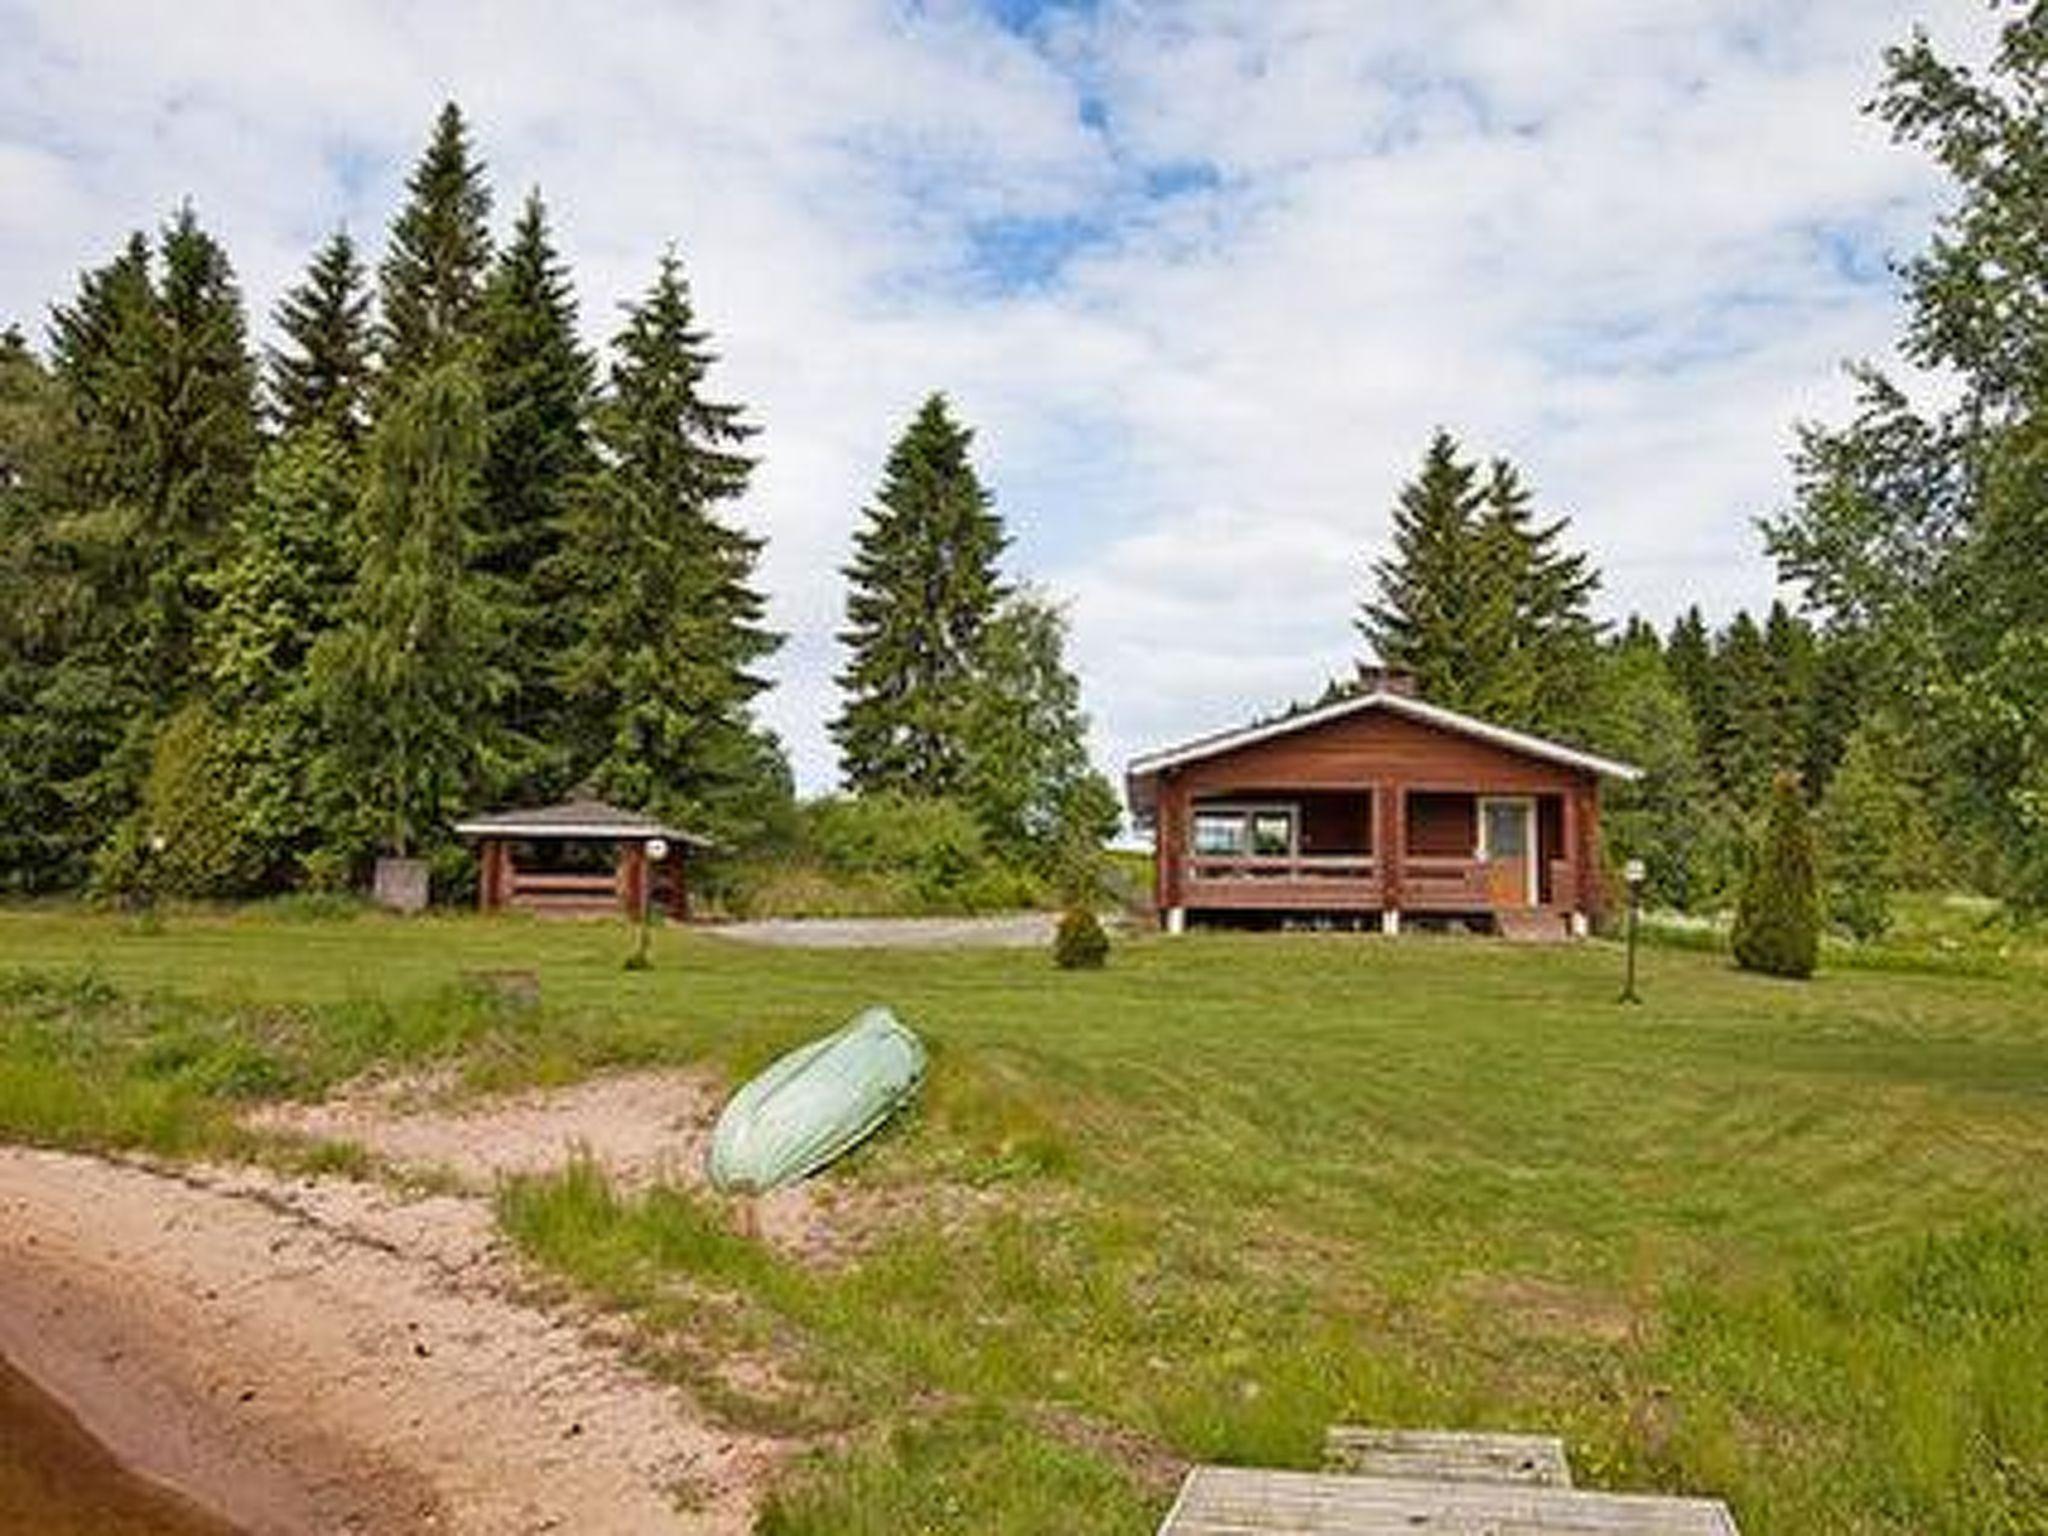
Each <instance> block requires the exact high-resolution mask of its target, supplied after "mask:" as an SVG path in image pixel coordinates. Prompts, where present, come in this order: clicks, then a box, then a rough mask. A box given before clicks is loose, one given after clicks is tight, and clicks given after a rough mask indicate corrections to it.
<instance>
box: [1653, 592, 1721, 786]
mask: <svg viewBox="0 0 2048 1536" xmlns="http://www.w3.org/2000/svg"><path fill="white" fill-rule="evenodd" d="M1664 664H1665V666H1666V668H1667V669H1668V670H1669V671H1670V674H1671V681H1672V683H1673V685H1675V686H1676V687H1677V689H1678V691H1679V693H1680V694H1681V695H1683V697H1684V699H1685V704H1686V708H1687V710H1688V711H1689V712H1690V713H1691V715H1692V723H1693V731H1694V734H1695V735H1696V737H1697V738H1698V741H1699V750H1700V757H1701V761H1702V762H1704V763H1705V764H1706V765H1707V766H1708V768H1709V770H1710V771H1713V772H1714V773H1715V777H1716V778H1717V779H1718V777H1719V774H1718V770H1717V768H1716V765H1717V763H1718V761H1719V758H1720V750H1721V741H1722V735H1723V722H1722V719H1721V706H1720V693H1719V690H1718V689H1717V688H1716V687H1715V685H1714V638H1713V635H1712V633H1711V632H1710V631H1709V630H1708V628H1707V621H1706V618H1705V616H1704V615H1702V614H1701V612H1700V609H1699V605H1698V604H1697V603H1695V604H1694V605H1693V606H1692V607H1690V608H1688V609H1686V611H1685V612H1684V613H1682V614H1680V615H1679V617H1678V618H1677V620H1676V621H1675V622H1674V623H1673V624H1672V626H1671V634H1670V637H1669V639H1667V640H1666V641H1665V643H1664Z"/></svg>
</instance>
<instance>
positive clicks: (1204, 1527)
mask: <svg viewBox="0 0 2048 1536" xmlns="http://www.w3.org/2000/svg"><path fill="white" fill-rule="evenodd" d="M1282 1532H1285V1533H1288V1536H1740V1533H1739V1532H1738V1531H1737V1530H1736V1528H1735V1521H1734V1518H1733V1517H1732V1516H1731V1515H1730V1514H1729V1512H1728V1508H1727V1506H1726V1505H1724V1504H1722V1503H1721V1502H1720V1501H1719V1500H1718V1499H1679V1498H1664V1497H1659V1496H1655V1495H1648V1494H1626V1493H1592V1492H1587V1491H1584V1490H1581V1489H1572V1488H1556V1487H1549V1486H1544V1485H1541V1484H1526V1483H1498V1482H1495V1483H1477V1482H1472V1483H1460V1482H1432V1481H1426V1480H1423V1479H1417V1478H1393V1477H1361V1476H1356V1475H1351V1474H1343V1473H1319V1472H1281V1471H1268V1470H1264V1469H1258V1468H1250V1467H1196V1468H1195V1469H1194V1470H1193V1471H1191V1472H1189V1473H1188V1475H1187V1479H1186V1481H1185V1482H1183V1483H1182V1484H1181V1490H1180V1496H1179V1498H1178V1499H1176V1500H1175V1501H1174V1506H1173V1508H1172V1510H1171V1511H1169V1512H1168V1514H1167V1516H1166V1520H1165V1523H1164V1524H1162V1525H1161V1526H1160V1527H1159V1536H1278V1533H1282Z"/></svg>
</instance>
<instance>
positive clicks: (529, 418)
mask: <svg viewBox="0 0 2048 1536" xmlns="http://www.w3.org/2000/svg"><path fill="white" fill-rule="evenodd" d="M479 332H480V353H479V356H480V368H481V373H482V378H483V389H484V409H485V412H486V415H487V419H488V424H489V425H488V438H487V448H486V452H485V455H484V470H483V506H482V523H481V526H480V528H479V533H480V534H481V541H480V544H479V547H478V556H477V559H478V565H479V567H480V568H481V569H482V570H483V571H484V572H486V573H487V574H488V575H489V576H490V577H491V578H492V580H493V582H494V583H495V584H496V586H497V588H498V592H499V602H500V604H501V607H502V610H503V612H504V616H505V626H506V629H505V637H506V642H507V654H506V670H507V671H508V672H509V673H510V675H511V676H512V678H513V689H512V693H511V695H510V697H509V698H508V699H507V701H506V710H507V718H508V719H509V721H510V722H511V724H512V726H513V728H514V729H515V730H516V731H517V732H518V733H519V735H520V736H521V737H522V738H524V739H525V740H527V741H529V742H532V743H534V744H536V747H537V749H538V750H537V751H536V752H535V754H534V756H533V757H532V758H531V759H530V760H529V761H528V762H527V763H526V764H525V765H523V767H522V769H521V771H520V773H519V775H518V783H517V784H516V785H515V786H514V793H515V794H517V795H519V796H521V797H525V798H534V799H539V798H545V797H547V796H549V795H552V794H554V793H556V792H558V791H560V790H561V789H563V788H566V787H567V784H566V781H565V779H564V770H565V767H566V757H567V752H566V748H567V746H568V739H569V735H570V732H569V731H568V729H567V721H566V720H565V719H564V718H563V715H562V707H563V706H562V703H561V699H560V695H559V692H558V690H557V682H558V677H557V671H558V669H557V667H556V664H555V658H556V656H557V654H558V653H559V652H560V651H561V649H562V647H563V646H564V645H566V644H567V643H568V642H569V640H570V638H571V637H570V631H569V628H568V623H567V620H568V618H569V614H570V610H569V607H568V606H567V605H565V604H563V603H561V602H558V601H557V600H556V599H557V598H558V597H559V596H560V595H561V594H560V593H558V592H557V591H555V590H553V589H552V587H551V584H550V578H549V562H550V561H551V559H552V558H553V556H554V555H555V553H556V551H557V549H558V548H559V546H560V542H561V537H562V527H563V524H564V521H565V520H566V519H567V518H568V516H569V510H570V506H571V504H572V501H573V499H574V498H575V496H576V495H577V494H578V492H579V491H580V490H581V489H582V488H583V484H584V482H585V480H586V479H587V478H588V476H589V475H590V473H591V471H592V469H593V468H594V467H595V462H596V461H595V458H594V456H593V455H592V452H591V446H590V439H589V434H588V431H587V430H586V420H587V417H588V414H589V411H590V405H591V394H592V385H593V372H594V369H593V364H592V362H591V359H590V356H589V354H588V353H587V352H586V351H585V350H584V348H583V345H582V343H581V342H580V341H579V340H578V339H577V335H576V301H575V298H574V296H573V294H572V293H571V291H570V287H569V276H568V273H567V272H566V271H565V270H564V269H563V266H562V262H561V259H560V257H559V256H557V255H556V253H555V248H554V245H553V242H552V241H551V240H550V238H549V235H548V225H547V212H546V209H545V208H544V207H543V206H542V203H541V200H540V196H539V194H538V193H535V194H534V195H532V196H531V197H529V198H528V199H527V202H526V206H525V208H524V209H523V210H522V212H521V214H520V217H519V223H518V226H517V227H516V229H515V230H514V233H513V237H512V243H511V244H510V245H508V246H507V247H506V248H505V251H504V253H503V254H502V255H501V256H500V257H499V259H498V263H497V266H496V267H495V269H494V270H493V271H492V273H491V278H490V282H489V285H488V286H487V288H486V289H485V293H484V299H483V307H482V310H481V312H480V321H479Z"/></svg>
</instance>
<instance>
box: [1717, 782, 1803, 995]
mask: <svg viewBox="0 0 2048 1536" xmlns="http://www.w3.org/2000/svg"><path fill="white" fill-rule="evenodd" d="M1734 948H1735V963H1736V964H1737V965H1739V966H1741V967H1742V968H1743V969H1744V970H1745V971H1761V972H1763V973H1764V974H1766V975H1769V976H1790V977H1807V976H1811V975H1812V974H1813V970H1814V966H1815V965H1816V964H1817V963H1818V962H1819V959H1820V881H1819V873H1818V870H1817V868H1816V865H1815V858H1814V848H1813V824H1812V818H1811V817H1810V815H1809V814H1808V812H1807V809H1806V797H1805V795H1804V794H1803V793H1802V792H1801V790H1800V787H1799V776H1798V775H1797V774H1795V773H1789V772H1783V773H1779V774H1778V775H1777V776H1776V777H1775V778H1774V779H1773V780H1772V781H1771V790H1770V814H1769V817H1768V819H1767V820H1766V822H1765V824H1764V828H1763V835H1762V837H1761V840H1760V841H1759V842H1758V844H1757V847H1756V849H1755V851H1754V853H1753V854H1752V855H1751V858H1750V867H1749V873H1748V877H1747V878H1746V879H1745V880H1744V881H1743V886H1742V899H1741V901H1740V902H1739V903H1737V905H1736V909H1735V934H1734Z"/></svg>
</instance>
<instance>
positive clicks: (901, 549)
mask: <svg viewBox="0 0 2048 1536" xmlns="http://www.w3.org/2000/svg"><path fill="white" fill-rule="evenodd" d="M973 438H974V434H973V433H972V432H971V431H969V430H968V429H967V428H965V427H962V426H960V425H959V424H958V423H957V422H955V421H954V419H953V416H952V413H951V411H950V410H949V409H948V407H947V403H946V399H945V397H944V396H943V395H937V394H934V395H932V396H931V397H930V398H928V399H927V400H926V401H925V403H924V405H923V406H922V407H921V408H920V409H919V411H918V413H917V416H916V418H915V419H914V420H913V421H912V422H911V424H910V426H909V427H908V428H907V429H905V431H904V433H903V435H902V436H901V437H900V438H898V439H897V442H896V445H895V447H894V448H893V449H892V450H891V451H890V454H889V460H888V464H887V467H886V468H885V470H884V472H883V478H882V486H881V490H880V492H879V493H878V495H877V496H876V499H875V504H874V505H873V506H872V507H870V508H869V509H868V512H867V517H866V522H865V523H864V524H863V526H862V527H861V529H860V531H859V533H858V534H857V535H856V536H855V542H854V558H853V563H852V564H851V565H849V566H848V567H846V570H845V574H846V576H847V579H848V582H849V584H850V589H849V592H848V596H847V604H846V612H847V621H848V622H847V627H846V629H845V630H843V631H842V632H841V633H840V636H839V638H840V641H841V643H842V644H844V645H845V646H846V647H847V649H848V651H849V652H850V653H851V654H850V656H849V658H848V661H847V665H846V669H845V670H844V671H843V672H841V673H840V674H839V685H840V688H841V689H842V690H843V692H844V694H845V703H844V705H843V706H842V708H841V709H840V712H839V715H838V717H837V718H836V719H835V720H834V721H833V722H832V726H831V731H832V738H833V740H834V741H835V742H837V743H838V746H839V754H840V772H841V774H842V776H843V777H844V778H845V780H846V783H847V785H848V787H849V788H851V789H853V790H854V791H855V792H857V793H861V794H870V793H875V792H881V791H894V792H897V793H901V794H907V795H922V796H944V795H953V794H957V793H959V792H960V791H961V790H963V789H964V788H965V787H966V782H967V779H968V773H969V760H968V756H967V752H966V746H965V733H964V730H963V727H964V725H965V723H966V721H967V718H968V716H969V715H970V714H971V712H972V711H973V709H974V706H975V700H976V689H977V684H978V679H979V677H980V674H981V669H982V665H983V643H984V640H985V637H986V633H987V629H988V625H989V622H990V620H991V619H992V618H993V617H994V616H995V612H996V609H997V607H998V606H999V605H1000V603H1001V602H1002V600H1003V598H1004V597H1005V596H1006V595H1007V594H1006V589H1005V587H1004V585H1003V582H1002V579H1001V577H1000V575H999V574H998V572H997V568H996V562H997V560H998V558H999V557H1000V556H1001V554H1002V552H1003V548H1004V546H1005V545H1006V544H1007V543H1008V542H1009V540H1008V536H1007V535H1006V534H1005V533H1004V531H1003V525H1002V520H1001V518H1000V517H998V516H997V514H996V513H995V511H994V510H993V507H992V501H991V498H990V496H989V494H988V492H987V491H986V490H984V489H983V488H982V484H981V481H980V479H979V478H978V477H977V476H976V474H975V471H974V465H973V463H972V462H971V461H970V459H969V457H968V449H969V446H970V445H971V444H972V442H973Z"/></svg>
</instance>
